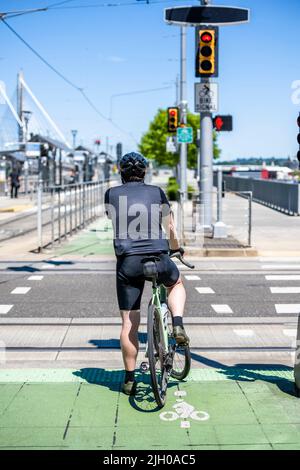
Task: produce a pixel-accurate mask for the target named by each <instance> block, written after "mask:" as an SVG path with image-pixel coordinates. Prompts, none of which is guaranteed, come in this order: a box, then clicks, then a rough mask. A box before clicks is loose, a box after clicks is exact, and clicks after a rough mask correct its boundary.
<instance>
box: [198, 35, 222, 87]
mask: <svg viewBox="0 0 300 470" xmlns="http://www.w3.org/2000/svg"><path fill="white" fill-rule="evenodd" d="M218 34H219V29H218V28H217V27H213V26H210V27H207V28H204V27H203V26H201V27H199V28H196V48H197V51H196V77H207V78H209V77H217V76H218V72H219V71H218Z"/></svg>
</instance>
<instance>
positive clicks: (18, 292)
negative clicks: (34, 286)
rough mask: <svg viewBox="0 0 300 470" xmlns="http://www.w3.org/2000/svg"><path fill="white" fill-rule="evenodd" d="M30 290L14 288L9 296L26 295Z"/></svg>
mask: <svg viewBox="0 0 300 470" xmlns="http://www.w3.org/2000/svg"><path fill="white" fill-rule="evenodd" d="M30 289H31V287H16V288H15V289H14V290H13V291H11V294H27V292H29V291H30Z"/></svg>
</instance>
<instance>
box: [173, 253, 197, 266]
mask: <svg viewBox="0 0 300 470" xmlns="http://www.w3.org/2000/svg"><path fill="white" fill-rule="evenodd" d="M170 258H177V259H178V260H179V261H180V262H181V263H182V264H184V265H185V266H186V267H187V268H189V269H195V266H194V265H193V264H190V263H188V261H186V260H185V259H184V258H183V256H182V254H181V253H180V251H176V252H175V253H172V255H171V256H170Z"/></svg>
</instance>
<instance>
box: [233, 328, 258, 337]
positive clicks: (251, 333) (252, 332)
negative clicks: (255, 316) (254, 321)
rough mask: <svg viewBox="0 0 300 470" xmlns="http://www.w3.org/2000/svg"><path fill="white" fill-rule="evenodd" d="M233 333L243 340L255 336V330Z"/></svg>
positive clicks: (235, 331)
mask: <svg viewBox="0 0 300 470" xmlns="http://www.w3.org/2000/svg"><path fill="white" fill-rule="evenodd" d="M233 332H234V333H235V334H236V335H237V336H240V337H241V338H250V337H251V336H254V331H253V330H233Z"/></svg>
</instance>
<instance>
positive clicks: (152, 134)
mask: <svg viewBox="0 0 300 470" xmlns="http://www.w3.org/2000/svg"><path fill="white" fill-rule="evenodd" d="M167 120H168V117H167V111H166V110H163V109H159V110H158V112H157V113H156V115H155V117H154V119H153V121H152V122H151V123H150V125H149V129H148V131H147V132H146V133H145V134H144V135H143V136H142V139H141V142H140V145H139V151H140V152H141V153H142V154H143V155H145V157H146V158H150V159H152V160H155V161H156V163H157V164H158V165H167V166H169V167H171V168H174V167H176V165H177V164H178V161H179V154H178V153H176V154H173V153H169V152H167V151H166V139H167V136H168V135H170V134H169V133H168V132H167ZM187 122H188V126H189V127H192V128H193V132H194V142H193V143H192V144H190V145H188V168H196V166H197V146H196V139H197V129H198V128H199V115H198V114H191V113H188V118H187ZM220 154H221V151H220V149H219V147H218V145H217V135H216V133H214V158H216V159H217V158H219V157H220Z"/></svg>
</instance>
